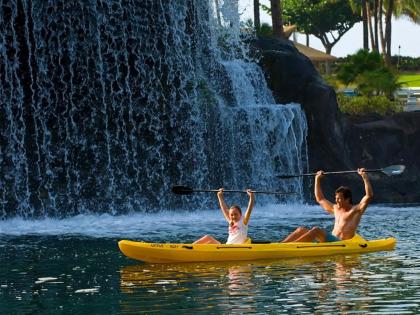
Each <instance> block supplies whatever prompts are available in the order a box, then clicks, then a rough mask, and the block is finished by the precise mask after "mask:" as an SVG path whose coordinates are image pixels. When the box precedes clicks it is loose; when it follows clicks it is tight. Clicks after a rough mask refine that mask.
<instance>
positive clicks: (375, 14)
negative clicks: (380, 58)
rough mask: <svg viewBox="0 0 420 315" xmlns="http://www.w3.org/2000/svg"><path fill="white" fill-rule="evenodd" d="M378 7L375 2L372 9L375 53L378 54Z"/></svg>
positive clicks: (377, 2)
mask: <svg viewBox="0 0 420 315" xmlns="http://www.w3.org/2000/svg"><path fill="white" fill-rule="evenodd" d="M378 5H379V1H378V0H375V3H374V8H373V31H374V36H375V51H376V52H379V38H378Z"/></svg>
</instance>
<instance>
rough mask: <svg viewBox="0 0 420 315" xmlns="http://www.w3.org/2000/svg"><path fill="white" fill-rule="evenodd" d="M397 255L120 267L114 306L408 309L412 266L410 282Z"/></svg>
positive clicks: (412, 308)
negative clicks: (118, 294)
mask: <svg viewBox="0 0 420 315" xmlns="http://www.w3.org/2000/svg"><path fill="white" fill-rule="evenodd" d="M400 258H402V257H398V256H395V255H392V254H380V255H363V256H359V255H351V256H335V257H324V258H319V257H318V258H305V259H303V258H302V259H289V260H284V261H261V262H239V263H238V262H232V263H199V264H168V265H159V264H138V265H133V266H126V267H123V268H122V269H121V278H120V279H121V282H120V286H121V292H122V293H123V294H124V295H123V298H122V299H121V310H122V311H123V312H124V313H127V314H130V313H135V312H136V310H137V311H138V310H139V309H145V308H146V307H151V308H153V307H158V305H160V306H159V308H160V309H161V310H162V309H164V310H165V309H166V310H169V309H170V308H171V307H177V308H178V307H179V306H180V305H184V306H185V308H186V310H189V312H191V313H196V312H201V311H204V310H207V311H209V312H214V313H227V314H230V313H255V312H261V311H264V312H276V313H278V312H279V313H281V312H284V313H288V312H294V313H297V314H313V313H319V314H325V313H337V312H339V313H341V314H350V313H355V312H356V313H369V314H371V313H375V312H379V313H392V314H396V313H399V314H405V313H406V314H415V313H416V312H417V311H418V310H419V305H420V295H419V293H418V290H419V288H420V276H419V272H418V271H417V276H416V277H415V278H411V281H410V283H407V281H404V278H405V279H406V277H404V276H403V275H402V274H401V264H403V261H402V260H400ZM416 268H417V270H418V267H417V266H416ZM190 303H192V304H191V305H190V306H189V307H187V306H188V305H189V304H190ZM200 306H201V307H200Z"/></svg>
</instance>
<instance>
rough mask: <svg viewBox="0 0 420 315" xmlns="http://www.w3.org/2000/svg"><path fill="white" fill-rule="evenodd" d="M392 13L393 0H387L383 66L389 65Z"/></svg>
mask: <svg viewBox="0 0 420 315" xmlns="http://www.w3.org/2000/svg"><path fill="white" fill-rule="evenodd" d="M393 11H394V0H388V8H387V10H386V16H385V43H386V54H385V64H386V65H387V66H390V65H391V34H392V25H391V23H392V13H393Z"/></svg>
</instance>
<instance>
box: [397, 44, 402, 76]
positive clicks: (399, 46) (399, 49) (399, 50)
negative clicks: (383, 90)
mask: <svg viewBox="0 0 420 315" xmlns="http://www.w3.org/2000/svg"><path fill="white" fill-rule="evenodd" d="M400 57H401V45H398V59H397V71H399V70H400Z"/></svg>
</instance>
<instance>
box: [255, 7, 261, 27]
mask: <svg viewBox="0 0 420 315" xmlns="http://www.w3.org/2000/svg"><path fill="white" fill-rule="evenodd" d="M254 26H255V32H256V33H257V34H259V33H260V28H261V22H260V0H254Z"/></svg>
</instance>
